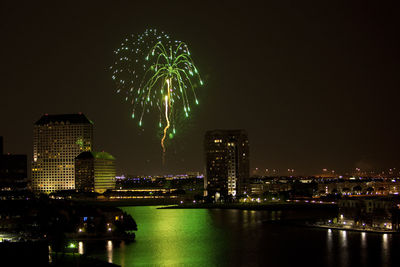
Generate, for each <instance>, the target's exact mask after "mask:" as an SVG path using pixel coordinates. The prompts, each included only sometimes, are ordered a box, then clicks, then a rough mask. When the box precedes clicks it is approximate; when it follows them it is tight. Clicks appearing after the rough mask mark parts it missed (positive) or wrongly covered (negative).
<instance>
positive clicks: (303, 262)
mask: <svg viewBox="0 0 400 267" xmlns="http://www.w3.org/2000/svg"><path fill="white" fill-rule="evenodd" d="M123 210H124V211H126V212H128V213H129V214H131V215H132V217H133V218H134V219H135V220H136V222H137V224H138V231H137V232H136V240H135V241H134V242H131V243H126V242H112V241H106V242H96V243H87V242H84V243H82V242H80V244H79V250H80V253H84V254H87V255H90V256H93V257H97V258H100V259H104V260H106V261H108V262H112V263H116V264H118V265H121V266H123V267H130V266H332V267H333V266H342V267H345V266H374V267H375V266H400V265H399V264H400V253H398V252H399V251H400V236H399V235H391V234H375V233H361V232H350V231H341V230H329V229H318V228H305V227H297V226H292V225H285V224H283V225H282V224H279V223H271V221H279V220H280V219H281V218H283V217H285V218H287V217H288V216H295V213H293V212H292V214H290V212H289V211H247V210H221V209H211V210H208V209H157V207H155V206H136V207H124V208H123ZM267 221H269V222H267Z"/></svg>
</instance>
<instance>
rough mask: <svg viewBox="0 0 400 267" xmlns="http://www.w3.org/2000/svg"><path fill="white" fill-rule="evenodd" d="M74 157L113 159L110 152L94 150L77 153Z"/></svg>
mask: <svg viewBox="0 0 400 267" xmlns="http://www.w3.org/2000/svg"><path fill="white" fill-rule="evenodd" d="M76 159H108V160H115V157H113V156H112V155H111V154H109V153H107V152H104V151H102V152H94V151H85V152H82V153H81V154H79V155H78V156H77V157H76Z"/></svg>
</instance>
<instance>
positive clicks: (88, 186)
mask: <svg viewBox="0 0 400 267" xmlns="http://www.w3.org/2000/svg"><path fill="white" fill-rule="evenodd" d="M115 176H116V171H115V158H114V157H113V156H112V155H110V154H109V153H107V152H89V151H87V152H82V153H81V154H79V155H78V156H77V157H76V159H75V185H76V189H78V190H80V191H86V192H97V193H103V192H105V191H106V190H107V189H115Z"/></svg>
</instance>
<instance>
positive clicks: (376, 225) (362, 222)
mask: <svg viewBox="0 0 400 267" xmlns="http://www.w3.org/2000/svg"><path fill="white" fill-rule="evenodd" d="M399 203H400V201H399V199H398V198H387V197H353V198H345V199H341V200H339V202H338V206H339V216H338V223H339V224H342V225H345V226H348V227H354V228H365V229H375V230H379V229H381V230H396V231H398V230H399V223H400V216H399V215H400V214H399V208H400V204H399Z"/></svg>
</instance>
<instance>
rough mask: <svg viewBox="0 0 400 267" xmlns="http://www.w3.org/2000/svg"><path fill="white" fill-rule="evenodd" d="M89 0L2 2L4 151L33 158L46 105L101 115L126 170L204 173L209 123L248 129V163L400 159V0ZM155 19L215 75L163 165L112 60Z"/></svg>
mask: <svg viewBox="0 0 400 267" xmlns="http://www.w3.org/2000/svg"><path fill="white" fill-rule="evenodd" d="M15 2H16V1H15ZM81 2H83V1H79V2H73V1H51V2H41V1H26V2H25V3H24V2H19V1H18V3H14V1H2V2H1V4H0V32H1V39H0V40H1V42H0V56H1V62H0V73H1V79H0V88H1V90H0V107H1V112H0V125H1V126H0V135H3V136H4V142H5V151H6V152H11V153H24V154H28V156H29V158H31V156H32V132H33V124H34V122H35V121H36V120H38V119H39V118H40V117H41V116H42V115H43V114H44V113H49V114H57V113H77V112H83V113H84V114H85V115H86V116H87V117H88V118H89V119H91V120H92V121H93V122H94V126H95V128H94V138H95V139H94V142H95V150H105V151H107V152H109V153H111V154H112V155H114V156H115V157H116V158H117V161H118V162H117V165H118V172H119V173H120V174H121V173H129V174H165V173H183V172H186V171H200V172H203V171H204V154H203V138H204V133H205V131H206V130H211V129H245V130H247V132H248V135H249V142H250V160H251V169H252V170H254V169H255V168H256V167H258V168H259V169H260V170H265V169H266V168H269V169H278V170H280V172H281V173H282V174H285V173H287V172H286V171H287V169H288V168H294V169H295V170H296V172H295V173H296V174H316V173H319V172H321V169H322V168H328V169H335V170H336V171H337V172H339V171H350V170H352V169H354V168H356V167H360V168H362V169H365V170H368V169H371V170H373V169H374V170H380V169H385V168H391V167H400V164H399V148H400V145H399V137H400V127H399V115H400V110H399V106H398V104H399V96H400V94H399V91H398V89H399V85H400V79H399V77H400V76H399V70H400V68H399V59H400V58H399V47H400V42H399V40H398V39H399V15H398V13H399V6H398V5H397V6H394V5H392V4H391V3H389V2H382V1H343V2H342V3H338V1H312V2H311V1H266V2H269V3H263V4H262V3H261V1H161V2H159V1H92V2H91V3H85V4H82V3H81ZM85 2H90V1H85ZM192 2H193V3H192ZM321 2H322V3H321ZM328 2H329V3H328ZM349 2H351V3H349ZM194 3H197V4H194ZM146 28H157V29H159V30H164V31H166V32H168V33H169V34H170V35H172V36H174V37H175V39H178V40H183V41H186V42H187V43H188V45H189V46H190V48H191V52H192V55H193V59H194V61H195V63H196V65H197V67H198V68H199V70H200V72H201V74H202V76H203V77H204V78H205V79H204V80H205V86H204V87H202V88H199V89H198V90H197V92H198V94H199V101H200V103H201V104H200V105H199V106H197V107H196V108H195V109H194V112H193V113H194V115H193V116H192V117H191V118H190V120H187V121H186V123H185V125H184V126H183V127H182V128H181V129H180V132H179V134H178V135H177V136H176V138H174V139H173V143H170V146H169V147H168V150H167V162H166V165H165V166H164V167H163V166H162V164H161V147H160V142H159V136H157V134H156V132H155V131H154V129H153V128H144V131H143V130H142V129H140V128H139V127H138V126H137V121H134V120H132V119H131V117H130V115H131V107H130V106H129V104H127V103H126V102H124V100H123V98H122V97H121V95H117V94H116V93H115V84H114V83H113V81H112V79H111V73H110V72H109V71H108V67H109V66H110V65H111V64H112V63H113V61H114V55H113V50H115V49H116V48H118V46H119V44H120V43H121V41H122V39H123V38H124V37H125V36H126V35H128V34H132V33H133V34H135V33H142V32H143V31H144V30H145V29H146ZM154 123H155V124H158V121H156V122H154ZM259 174H262V172H259Z"/></svg>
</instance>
